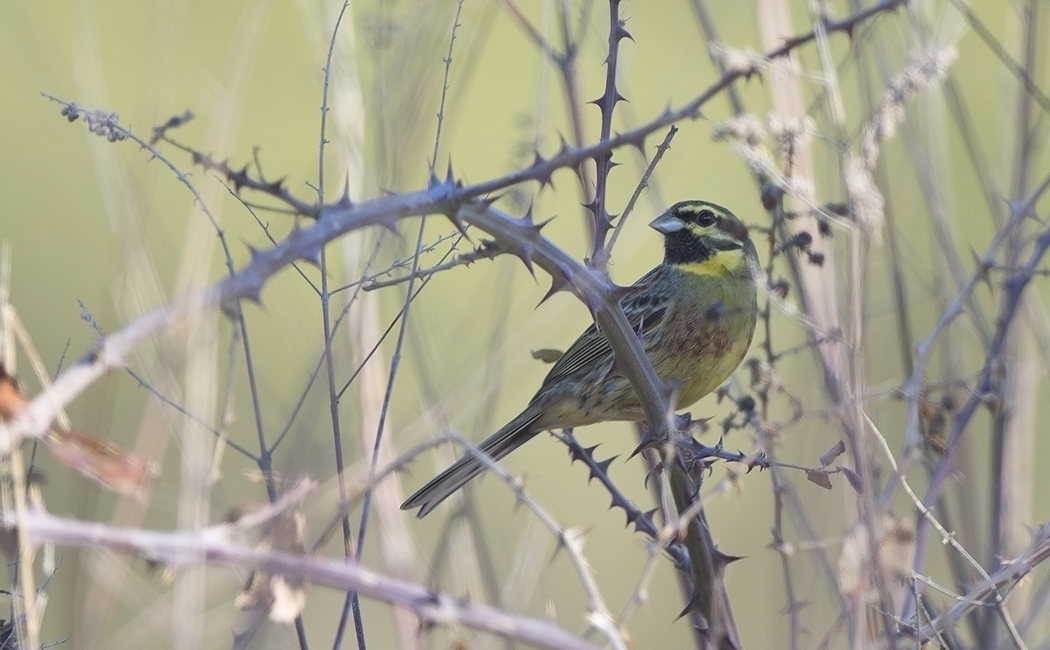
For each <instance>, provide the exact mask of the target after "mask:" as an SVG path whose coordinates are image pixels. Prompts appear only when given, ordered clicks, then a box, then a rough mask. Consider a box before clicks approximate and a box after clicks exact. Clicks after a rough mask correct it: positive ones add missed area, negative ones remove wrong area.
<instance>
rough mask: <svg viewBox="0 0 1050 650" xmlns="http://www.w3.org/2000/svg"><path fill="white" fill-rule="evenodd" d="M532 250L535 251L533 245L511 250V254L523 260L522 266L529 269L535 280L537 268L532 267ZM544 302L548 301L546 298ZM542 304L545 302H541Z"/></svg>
mask: <svg viewBox="0 0 1050 650" xmlns="http://www.w3.org/2000/svg"><path fill="white" fill-rule="evenodd" d="M532 250H533V249H532V246H531V245H521V246H517V247H515V248H513V249H511V251H510V252H511V254H512V255H514V256H515V257H517V258H518V259H519V260H521V262H522V264H524V265H525V268H527V269H528V270H529V273H530V274H531V275H532V277H534V278H535V277H536V268H535V267H534V266H533V265H532ZM544 300H546V298H544ZM540 302H543V301H542V300H541V301H540Z"/></svg>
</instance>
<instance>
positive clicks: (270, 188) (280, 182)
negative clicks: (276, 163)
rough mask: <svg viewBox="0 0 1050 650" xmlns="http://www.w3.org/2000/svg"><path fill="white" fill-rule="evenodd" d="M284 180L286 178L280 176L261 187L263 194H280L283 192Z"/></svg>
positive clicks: (286, 178)
mask: <svg viewBox="0 0 1050 650" xmlns="http://www.w3.org/2000/svg"><path fill="white" fill-rule="evenodd" d="M286 180H288V177H287V176H282V177H280V178H278V179H277V180H275V181H274V182H272V183H267V184H265V185H263V188H262V189H263V191H264V192H269V193H270V194H274V195H277V194H281V193H282V192H284V182H285V181H286Z"/></svg>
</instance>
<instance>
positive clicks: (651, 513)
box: [635, 508, 659, 530]
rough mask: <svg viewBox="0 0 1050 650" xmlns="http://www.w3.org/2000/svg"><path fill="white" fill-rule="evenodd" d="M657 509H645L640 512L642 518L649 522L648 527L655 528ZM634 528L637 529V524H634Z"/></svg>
mask: <svg viewBox="0 0 1050 650" xmlns="http://www.w3.org/2000/svg"><path fill="white" fill-rule="evenodd" d="M657 510H659V508H653V509H652V510H646V511H645V512H643V513H642V518H644V519H645V520H646V521H647V522H649V527H650V528H656V511H657ZM635 530H638V526H637V525H635Z"/></svg>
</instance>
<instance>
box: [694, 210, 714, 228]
mask: <svg viewBox="0 0 1050 650" xmlns="http://www.w3.org/2000/svg"><path fill="white" fill-rule="evenodd" d="M715 221H717V218H716V217H715V213H714V212H711V211H710V210H701V211H700V214H698V215H696V223H698V224H700V225H701V226H703V227H704V228H707V227H710V226H713V225H715Z"/></svg>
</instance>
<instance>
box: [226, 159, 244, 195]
mask: <svg viewBox="0 0 1050 650" xmlns="http://www.w3.org/2000/svg"><path fill="white" fill-rule="evenodd" d="M226 178H227V179H229V180H230V181H231V182H232V183H233V191H234V192H236V193H238V194H239V193H240V191H241V188H242V187H244V186H245V185H247V184H248V165H245V166H244V168H243V169H241V170H240V171H232V170H231V171H228V172H226Z"/></svg>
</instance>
